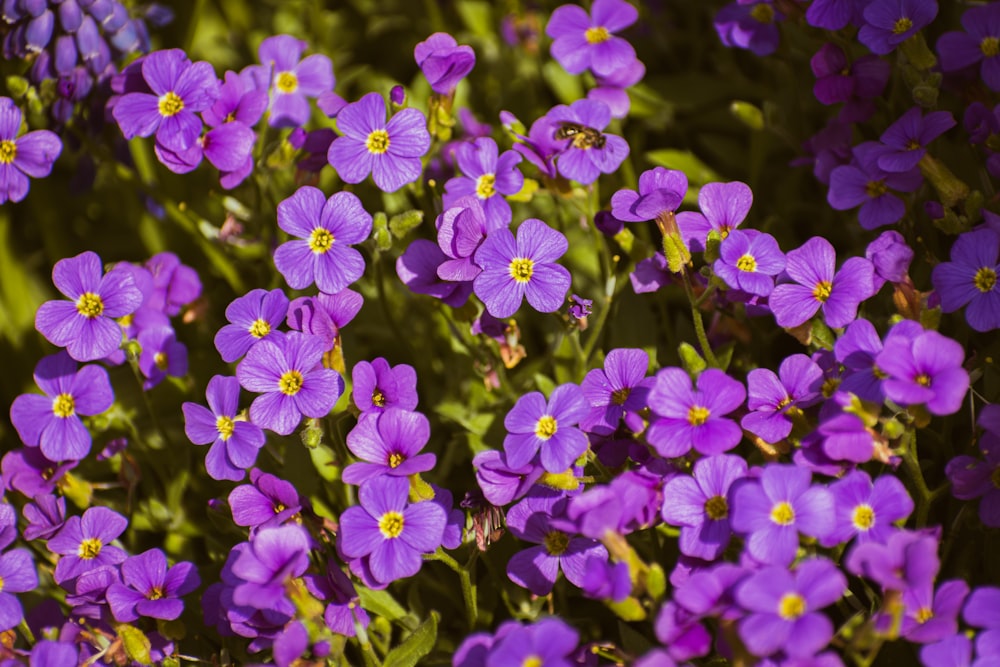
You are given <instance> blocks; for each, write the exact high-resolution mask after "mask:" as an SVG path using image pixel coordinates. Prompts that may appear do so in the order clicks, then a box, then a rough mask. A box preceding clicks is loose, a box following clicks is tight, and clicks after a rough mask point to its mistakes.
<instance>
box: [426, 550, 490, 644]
mask: <svg viewBox="0 0 1000 667" xmlns="http://www.w3.org/2000/svg"><path fill="white" fill-rule="evenodd" d="M430 559H431V560H437V561H441V562H442V563H444V564H445V565H447V566H448V567H450V568H451V569H452V570H454V571H455V572H456V573H457V574H458V578H459V581H461V583H462V599H463V600H465V613H466V620H467V621H468V624H469V630H470V631H471V630H474V629H475V628H476V622H477V621H478V619H479V607H478V605H477V603H476V585H475V584H473V583H472V575H471V574H470V573H469V570H468V569H466V568H464V567H462V566H461V565H459V564H458V561H456V560H455V559H454V558H452V557H451V556H449V555H448V554H446V553H445V552H444V549H442V548H441V547H438V550H437V551H435V552H434V553H433V554H431V556H430ZM471 562H472V561H470V563H471Z"/></svg>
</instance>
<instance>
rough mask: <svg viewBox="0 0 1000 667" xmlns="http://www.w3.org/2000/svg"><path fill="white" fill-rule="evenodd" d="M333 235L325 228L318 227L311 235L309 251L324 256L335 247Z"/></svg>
mask: <svg viewBox="0 0 1000 667" xmlns="http://www.w3.org/2000/svg"><path fill="white" fill-rule="evenodd" d="M333 241H334V238H333V234H331V233H330V230H329V229H326V228H325V227H317V228H316V229H314V230H312V234H310V235H309V249H310V250H312V251H313V252H314V253H316V254H317V255H322V254H323V253H325V252H326V251H327V250H329V249H330V246H332V245H333Z"/></svg>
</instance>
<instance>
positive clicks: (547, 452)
mask: <svg viewBox="0 0 1000 667" xmlns="http://www.w3.org/2000/svg"><path fill="white" fill-rule="evenodd" d="M588 410H589V405H588V404H587V399H586V398H584V395H583V391H582V390H581V389H580V387H579V386H577V385H575V384H563V385H559V386H558V387H556V388H555V389H554V390H553V391H552V396H551V397H550V398H549V400H548V402H546V400H545V397H544V396H543V395H542V393H541V392H538V391H533V392H530V393H527V394H524V395H523V396H521V398H519V399H518V400H517V403H515V404H514V407H512V408H511V409H510V412H508V413H507V416H506V417H504V420H503V425H504V428H506V429H507V437H505V438H504V441H503V448H504V452H505V453H506V454H507V465H509V466H510V467H512V468H520V467H521V466H524V465H527V464H529V463H531V462H532V461H533V460H534V458H535V456H536V455H539V454H540V456H539V459H540V462H541V464H542V467H543V468H545V470H546V471H548V472H551V473H560V472H564V471H565V470H566V469H567V468H569V467H570V466H571V465H572V463H573V461H575V460H576V459H577V458H579V456H580V455H581V454H583V453H584V452H585V451H587V446H588V441H587V436H586V435H584V434H583V432H582V431H581V430H580V429H578V428H575V426H576V425H577V424H578V423H579V422H580V420H581V419H583V418H584V417H585V416H586V415H587V412H588Z"/></svg>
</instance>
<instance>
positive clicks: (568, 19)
mask: <svg viewBox="0 0 1000 667" xmlns="http://www.w3.org/2000/svg"><path fill="white" fill-rule="evenodd" d="M637 18H639V12H638V11H637V10H636V8H635V7H633V6H632V5H630V4H629V3H627V2H625V1H624V0H595V2H594V4H593V6H592V7H591V13H590V15H589V16H588V15H587V12H586V11H584V9H583V8H582V7H577V6H575V5H563V6H562V7H559V8H557V9H556V10H555V11H554V12H552V17H551V18H550V19H549V23H548V25H547V26H546V27H545V34H547V35H548V36H549V37H551V38H552V40H553V41H552V57H553V58H555V59H556V60H557V61H559V64H560V65H562V66H563V68H564V69H565V70H566V71H567V72H569V73H570V74H580V73H582V72H584V71H585V70H588V69H589V70H592V71H593V72H594V74H596V75H599V76H607V75H609V74H611V73H612V72H614V71H616V70H619V69H621V68H622V67H625V66H627V65H630V64H631V63H632V61H634V60H635V49H633V48H632V45H631V44H629V43H628V42H626V41H625V40H624V39H622V38H620V37H615V36H614V33H616V32H619V31H621V30H624V29H625V28H627V27H629V26H630V25H632V24H633V23H635V21H636V19H637Z"/></svg>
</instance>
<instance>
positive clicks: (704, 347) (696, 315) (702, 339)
mask: <svg viewBox="0 0 1000 667" xmlns="http://www.w3.org/2000/svg"><path fill="white" fill-rule="evenodd" d="M681 277H682V280H681V282H682V283H684V293H685V294H687V298H688V302H689V303H690V304H691V320H692V321H693V323H694V333H695V336H697V337H698V345H699V346H701V353H702V354H704V355H705V361H707V362H708V365H709V367H711V368H719V360H718V359H717V358H716V357H715V352H713V351H712V346H711V345H710V344H709V342H708V334H707V333H705V322H704V320H702V318H701V311H700V310H698V303H699V301H698V300H697V299H695V296H694V289H693V288H692V287H691V279H690V277H688V273H687V269H683V268H682V269H681Z"/></svg>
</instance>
